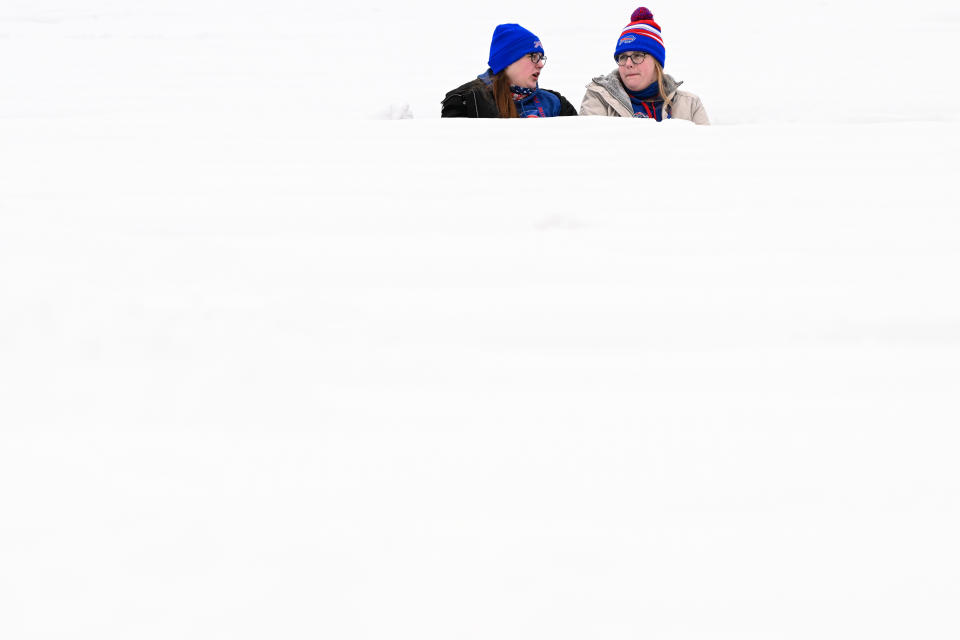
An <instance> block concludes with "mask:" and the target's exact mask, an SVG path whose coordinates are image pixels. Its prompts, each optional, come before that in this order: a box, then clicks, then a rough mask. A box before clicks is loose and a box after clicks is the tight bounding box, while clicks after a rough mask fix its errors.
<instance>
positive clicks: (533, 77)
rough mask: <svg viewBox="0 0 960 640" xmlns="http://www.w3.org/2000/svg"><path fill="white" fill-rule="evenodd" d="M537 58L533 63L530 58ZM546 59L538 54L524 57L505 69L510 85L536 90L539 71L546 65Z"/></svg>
mask: <svg viewBox="0 0 960 640" xmlns="http://www.w3.org/2000/svg"><path fill="white" fill-rule="evenodd" d="M531 55H532V56H534V57H536V58H538V60H537V62H534V61H533V59H532V58H531V57H530V56H531ZM546 62H547V59H546V58H543V57H541V54H539V53H533V54H529V55H525V56H523V57H522V58H520V59H519V60H517V61H516V62H514V63H513V64H511V65H510V66H509V67H507V68H506V69H505V71H506V72H507V78H509V79H510V84H512V85H514V86H517V87H523V88H524V89H536V88H537V79H538V78H539V77H540V70H541V69H543V65H544V64H546Z"/></svg>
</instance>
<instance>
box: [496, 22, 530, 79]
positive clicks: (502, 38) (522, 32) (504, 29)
mask: <svg viewBox="0 0 960 640" xmlns="http://www.w3.org/2000/svg"><path fill="white" fill-rule="evenodd" d="M538 52H539V53H543V45H542V44H540V38H538V37H537V36H535V35H533V34H532V33H530V32H529V31H527V30H526V29H524V28H523V27H521V26H520V25H518V24H498V25H497V28H496V29H494V30H493V40H491V41H490V60H489V61H488V62H487V64H489V65H490V70H491V71H493V73H494V74H497V73H500V72H501V71H503V70H504V69H506V68H507V67H509V66H510V65H511V64H513V63H514V62H516V61H517V60H519V59H520V58H522V57H523V56H525V55H527V54H528V53H538Z"/></svg>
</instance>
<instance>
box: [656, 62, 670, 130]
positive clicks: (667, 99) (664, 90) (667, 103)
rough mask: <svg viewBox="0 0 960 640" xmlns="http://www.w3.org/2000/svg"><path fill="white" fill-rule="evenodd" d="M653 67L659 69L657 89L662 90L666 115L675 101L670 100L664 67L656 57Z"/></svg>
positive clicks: (661, 97)
mask: <svg viewBox="0 0 960 640" xmlns="http://www.w3.org/2000/svg"><path fill="white" fill-rule="evenodd" d="M653 67H654V69H656V71H657V89H658V90H659V91H660V99H661V100H663V115H664V117H666V116H667V114H668V113H670V110H671V108H672V107H673V102H671V101H670V96H668V95H667V88H666V86H664V82H663V67H661V66H660V62H659V61H658V60H657V59H656V58H654V60H653Z"/></svg>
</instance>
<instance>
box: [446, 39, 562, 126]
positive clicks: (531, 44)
mask: <svg viewBox="0 0 960 640" xmlns="http://www.w3.org/2000/svg"><path fill="white" fill-rule="evenodd" d="M546 61H547V57H546V56H545V55H544V54H543V45H542V44H541V43H540V38H538V37H537V36H535V35H534V34H532V33H531V32H529V31H527V30H526V29H524V28H523V27H521V26H520V25H518V24H501V25H498V26H497V28H496V29H495V30H494V32H493V40H492V41H491V42H490V60H489V62H488V64H489V65H490V68H489V69H487V70H486V71H485V72H484V73H482V74H480V75H479V76H477V79H476V80H471V81H470V82H468V83H466V84H465V85H463V86H460V87H457V88H456V89H454V90H453V91H450V92H449V93H447V95H446V97H445V98H444V99H443V110H442V111H441V113H440V116H441V117H443V118H550V117H553V116H575V115H577V110H576V109H575V108H574V106H573V105H572V104H570V103H569V102H568V101H567V99H566V98H564V97H563V96H562V95H560V94H559V93H557V92H556V91H549V90H546V89H541V88H540V72H541V71H542V70H543V65H544V64H545V63H546Z"/></svg>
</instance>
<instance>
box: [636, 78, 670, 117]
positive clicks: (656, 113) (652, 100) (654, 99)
mask: <svg viewBox="0 0 960 640" xmlns="http://www.w3.org/2000/svg"><path fill="white" fill-rule="evenodd" d="M627 95H628V96H630V104H632V105H633V117H634V118H654V119H656V121H657V122H660V121H662V120H663V100H661V99H660V86H659V85H658V84H657V83H656V82H654V83H652V84H651V85H650V86H649V87H647V88H646V89H641V90H640V91H630V90H629V89H627ZM669 117H670V112H669V111H667V118H669Z"/></svg>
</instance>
